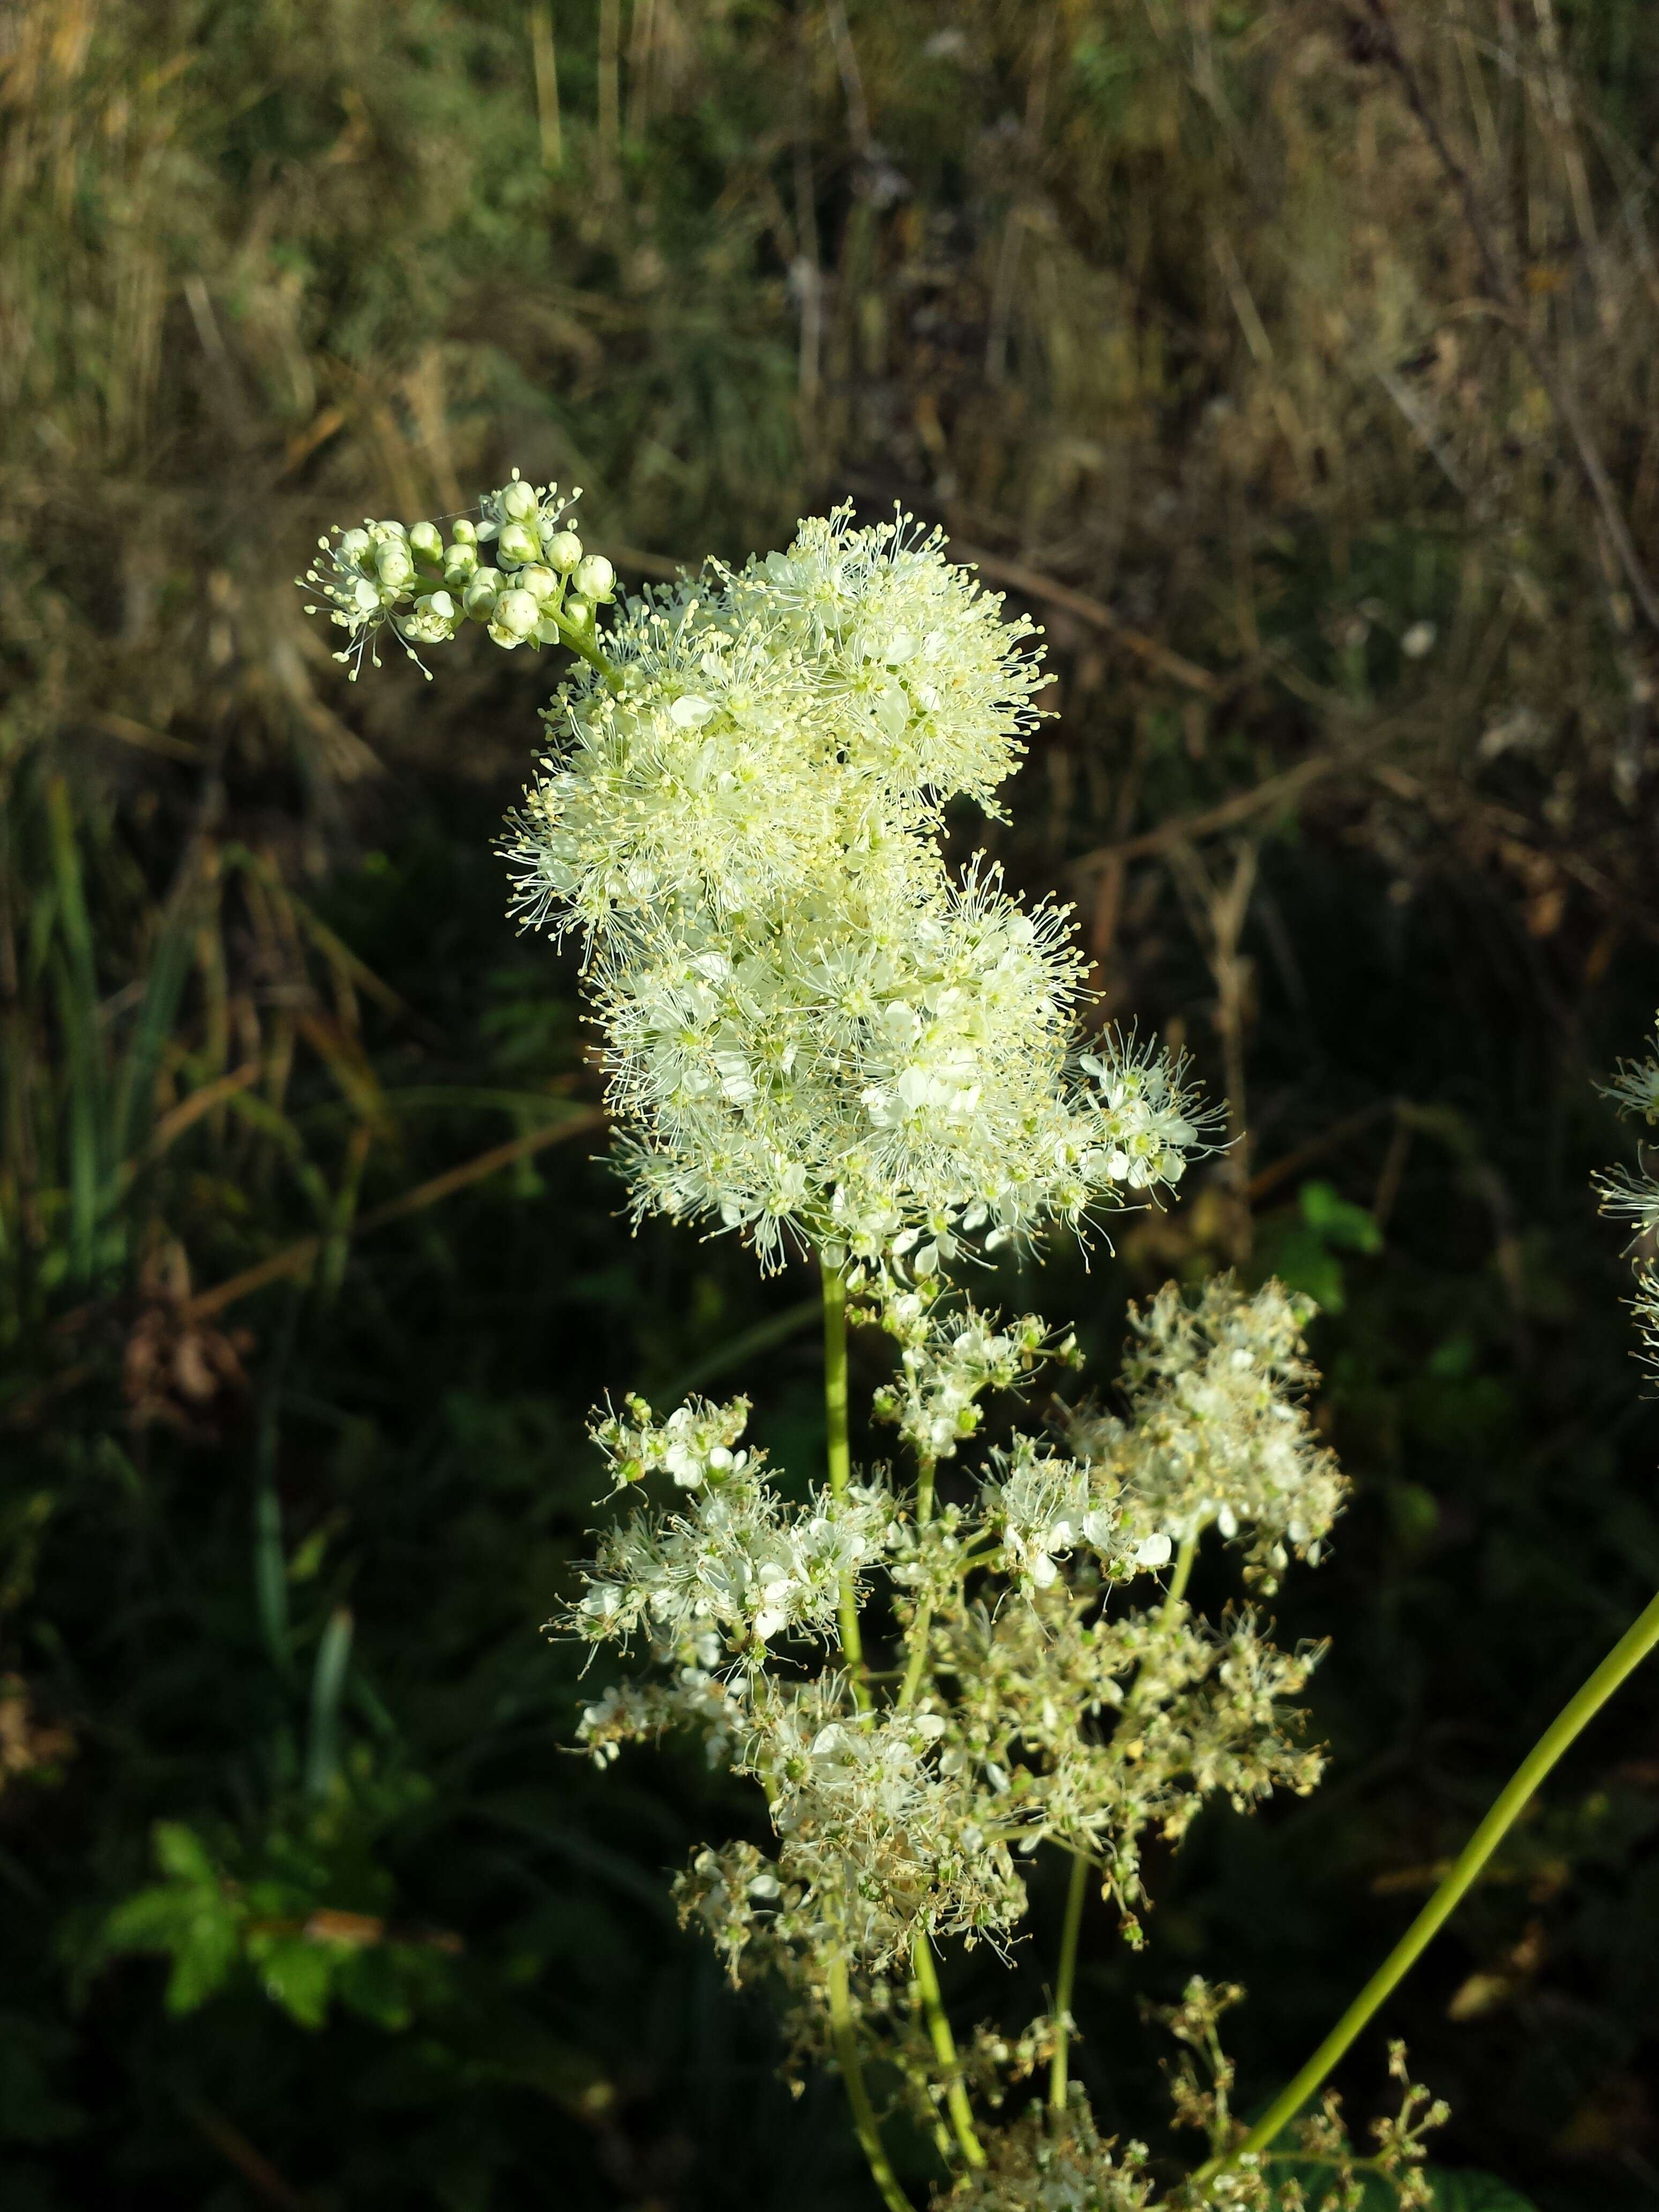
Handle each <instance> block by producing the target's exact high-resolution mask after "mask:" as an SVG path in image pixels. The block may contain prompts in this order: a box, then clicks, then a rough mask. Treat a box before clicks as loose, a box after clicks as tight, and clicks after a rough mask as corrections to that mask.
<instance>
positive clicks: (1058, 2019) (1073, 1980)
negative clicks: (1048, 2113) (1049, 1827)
mask: <svg viewBox="0 0 1659 2212" xmlns="http://www.w3.org/2000/svg"><path fill="white" fill-rule="evenodd" d="M1088 1888H1089V1862H1088V1860H1087V1859H1085V1857H1083V1855H1082V1853H1081V1852H1076V1853H1074V1854H1073V1858H1072V1877H1071V1881H1069V1882H1068V1884H1067V1885H1066V1919H1065V1923H1064V1924H1063V1926H1062V1927H1061V1929H1060V1972H1059V1974H1058V1975H1057V1976H1056V1977H1055V1980H1054V2057H1053V2058H1052V2059H1051V2060H1050V2061H1049V2063H1048V2103H1049V2106H1050V2107H1051V2109H1052V2110H1053V2111H1054V2112H1064V2111H1065V2109H1066V2066H1067V2062H1068V2060H1069V2058H1070V2056H1071V2041H1072V1996H1073V1991H1074V1990H1076V1988H1077V1946H1078V1937H1079V1935H1080V1934H1081V1933H1082V1929H1083V1900H1084V1899H1085V1896H1086V1895H1087V1894H1088Z"/></svg>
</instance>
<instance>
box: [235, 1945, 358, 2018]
mask: <svg viewBox="0 0 1659 2212" xmlns="http://www.w3.org/2000/svg"><path fill="white" fill-rule="evenodd" d="M248 1948H249V1951H250V1953H251V1954H255V1955H256V1963H257V1965H258V1972H259V1978H260V1980H261V1981H262V1982H263V1983H264V1990H265V1995H266V1996H268V1997H270V2000H271V2002H273V2003H274V2004H279V2005H281V2007H282V2008H283V2011H284V2012H285V2013H286V2014H287V2015H288V2016H289V2019H290V2020H292V2021H297V2022H298V2023H299V2025H300V2026H301V2027H312V2028H317V2027H321V2026H322V2025H323V2023H324V2021H325V2020H326V2019H327V2018H328V2004H329V1999H330V1997H331V1996H332V1995H333V1993H334V1970H335V1967H336V1965H337V1961H338V1954H337V1951H336V1950H335V1949H334V1948H333V1946H332V1945H331V1944H327V1943H313V1942H310V1941H309V1940H308V1939H307V1937H306V1936H271V1937H268V1938H265V1939H264V1940H263V1941H261V1942H259V1943H258V1945H257V1947H256V1946H255V1945H253V1944H250V1946H249V1947H248Z"/></svg>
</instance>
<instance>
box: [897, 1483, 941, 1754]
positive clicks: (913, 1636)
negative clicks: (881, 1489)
mask: <svg viewBox="0 0 1659 2212" xmlns="http://www.w3.org/2000/svg"><path fill="white" fill-rule="evenodd" d="M932 1519H933V1461H932V1460H931V1459H924V1460H923V1461H922V1462H921V1464H920V1465H919V1467H918V1468H917V1469H916V1528H917V1530H918V1532H920V1531H921V1530H922V1529H924V1528H926V1527H927V1523H928V1522H930V1521H931V1520H932ZM932 1627H933V1601H932V1599H931V1598H924V1599H923V1600H922V1601H921V1604H920V1605H919V1606H918V1607H916V1614H915V1620H913V1621H912V1622H911V1623H910V1632H909V1634H908V1636H907V1637H906V1638H905V1661H904V1683H903V1686H902V1689H901V1690H900V1692H899V1694H898V1709H899V1711H901V1712H902V1711H904V1710H905V1708H906V1707H907V1706H908V1705H914V1704H915V1701H916V1698H917V1696H918V1694H919V1692H920V1691H921V1677H922V1672H923V1669H924V1668H926V1666H927V1638H928V1634H929V1632H930V1631H931V1629H932Z"/></svg>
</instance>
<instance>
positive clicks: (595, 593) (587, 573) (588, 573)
mask: <svg viewBox="0 0 1659 2212" xmlns="http://www.w3.org/2000/svg"><path fill="white" fill-rule="evenodd" d="M616 580H617V572H616V570H615V569H614V568H612V567H611V563H610V562H608V561H607V560H606V559H605V556H604V554H603V553H590V554H589V555H588V556H587V557H586V560H585V561H581V562H578V564H577V568H576V575H575V585H576V589H577V590H578V591H579V592H580V593H581V595H582V597H583V598H584V599H609V598H610V597H611V586H612V585H613V584H614V583H615V582H616Z"/></svg>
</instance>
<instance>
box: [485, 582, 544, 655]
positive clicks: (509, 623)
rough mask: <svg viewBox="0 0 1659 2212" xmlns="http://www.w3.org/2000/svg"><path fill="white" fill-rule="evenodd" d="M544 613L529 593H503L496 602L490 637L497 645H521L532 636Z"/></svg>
mask: <svg viewBox="0 0 1659 2212" xmlns="http://www.w3.org/2000/svg"><path fill="white" fill-rule="evenodd" d="M541 618H542V611H541V609H540V607H539V606H538V605H537V604H536V601H535V600H534V599H532V597H531V595H530V593H529V592H502V593H501V597H500V599H497V600H496V602H495V620H494V621H493V622H492V623H490V625H489V635H491V637H493V638H494V639H495V642H496V644H497V645H509V644H510V645H519V644H521V643H522V642H523V641H524V640H525V639H526V638H527V637H528V636H530V635H531V634H532V631H533V630H534V629H535V627H536V625H537V623H538V622H539V621H540V620H541Z"/></svg>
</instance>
